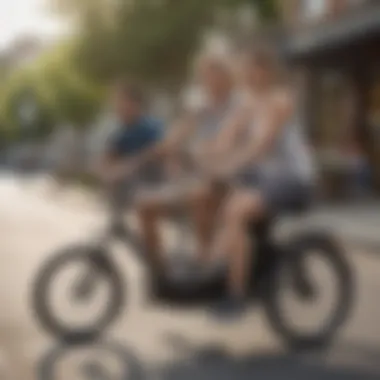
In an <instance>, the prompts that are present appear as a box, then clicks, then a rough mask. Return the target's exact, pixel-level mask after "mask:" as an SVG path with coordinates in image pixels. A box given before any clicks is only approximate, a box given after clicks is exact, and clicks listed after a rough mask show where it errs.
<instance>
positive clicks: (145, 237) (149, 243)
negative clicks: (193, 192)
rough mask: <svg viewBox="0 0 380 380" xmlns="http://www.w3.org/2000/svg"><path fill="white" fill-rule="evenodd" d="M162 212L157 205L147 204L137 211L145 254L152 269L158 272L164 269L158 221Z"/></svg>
mask: <svg viewBox="0 0 380 380" xmlns="http://www.w3.org/2000/svg"><path fill="white" fill-rule="evenodd" d="M163 211H164V210H162V209H160V208H159V207H158V206H157V205H148V204H147V205H144V206H141V207H140V208H139V211H138V217H139V221H140V226H141V234H142V241H143V242H144V244H145V252H146V253H147V254H148V255H149V259H150V260H151V263H152V265H153V266H154V269H156V270H159V271H161V270H163V267H164V259H163V257H162V244H161V243H162V242H161V234H160V219H161V217H162V212H163Z"/></svg>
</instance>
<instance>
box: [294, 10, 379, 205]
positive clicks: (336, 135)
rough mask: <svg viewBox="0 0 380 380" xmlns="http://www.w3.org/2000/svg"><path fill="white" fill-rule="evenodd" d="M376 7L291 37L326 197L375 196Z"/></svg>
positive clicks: (376, 153) (377, 85)
mask: <svg viewBox="0 0 380 380" xmlns="http://www.w3.org/2000/svg"><path fill="white" fill-rule="evenodd" d="M379 47H380V4H379V3H377V5H374V3H372V5H371V7H365V8H363V9H361V11H360V12H355V14H350V15H348V16H346V17H344V18H343V19H338V20H336V21H334V22H331V23H328V24H324V25H321V26H318V27H314V28H311V29H310V30H306V31H303V32H302V33H300V32H299V33H297V35H294V36H292V37H290V39H289V43H288V46H287V53H288V57H289V58H290V60H291V62H292V63H293V64H294V66H295V67H296V68H298V69H299V70H302V72H303V75H304V81H303V83H304V87H305V88H304V94H305V97H306V99H305V112H304V119H305V120H304V121H305V125H306V128H307V131H308V133H309V135H310V137H311V141H312V144H313V146H314V147H315V151H316V155H317V157H318V162H319V164H320V168H321V171H322V173H323V179H324V180H323V181H322V184H323V185H324V186H323V187H324V189H325V191H326V192H327V193H328V194H329V195H335V196H337V197H340V198H341V197H342V195H353V194H357V193H360V194H364V193H371V192H372V193H373V192H375V193H377V194H379V193H380V49H379Z"/></svg>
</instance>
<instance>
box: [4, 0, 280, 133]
mask: <svg viewBox="0 0 380 380" xmlns="http://www.w3.org/2000/svg"><path fill="white" fill-rule="evenodd" d="M46 1H47V3H48V5H50V6H51V8H52V9H53V10H54V11H55V12H58V13H59V14H61V15H62V16H63V17H69V18H70V19H71V21H72V22H73V25H74V26H76V27H77V30H78V34H77V36H76V37H75V39H74V40H73V41H71V42H70V43H65V44H62V45H60V46H58V47H57V48H55V49H54V50H52V51H50V52H48V53H47V54H46V55H44V56H43V57H41V59H39V60H38V61H37V62H36V63H35V65H33V67H31V68H29V69H27V70H25V69H24V70H19V71H16V72H15V73H13V74H12V75H11V76H9V77H8V79H6V80H3V83H1V89H0V91H1V92H0V129H1V131H2V132H3V134H4V133H5V134H7V135H8V136H18V135H20V133H21V131H22V125H21V123H20V118H19V106H20V99H22V98H23V97H24V96H25V94H28V96H32V97H33V99H34V100H35V102H36V104H37V107H38V115H37V118H36V121H35V126H34V128H33V129H32V130H33V133H34V134H35V135H41V134H46V133H47V132H48V131H49V130H50V129H51V128H52V127H53V126H56V125H59V124H60V123H70V124H72V125H74V126H77V127H81V128H83V127H85V126H86V125H88V124H89V123H91V121H92V120H93V119H94V118H95V117H96V116H97V115H98V113H99V111H101V104H102V102H103V100H104V93H105V91H104V86H105V85H107V84H108V83H109V82H110V80H112V79H113V78H114V77H115V76H120V75H123V76H130V77H133V78H138V79H140V80H141V81H143V82H145V83H146V84H147V85H150V86H152V87H162V86H164V87H167V88H174V89H176V88H177V87H178V85H179V84H181V83H182V82H183V79H184V78H185V76H186V74H187V72H188V68H189V67H188V65H189V64H190V63H191V57H192V55H193V53H194V52H195V51H196V49H197V48H198V46H199V43H200V41H201V39H202V37H203V32H204V31H205V30H206V29H207V28H210V27H213V26H216V25H218V17H217V16H218V15H219V14H220V13H221V12H222V13H223V12H224V14H225V15H227V16H228V17H233V15H234V11H235V10H236V9H238V7H240V6H241V5H243V4H245V5H251V6H252V7H256V9H257V10H258V12H259V14H260V15H261V17H262V19H263V20H264V21H265V22H266V21H268V20H273V19H275V18H276V16H277V14H276V3H277V1H276V0H46ZM0 70H1V67H0ZM0 74H1V73H0ZM0 80H1V76H0Z"/></svg>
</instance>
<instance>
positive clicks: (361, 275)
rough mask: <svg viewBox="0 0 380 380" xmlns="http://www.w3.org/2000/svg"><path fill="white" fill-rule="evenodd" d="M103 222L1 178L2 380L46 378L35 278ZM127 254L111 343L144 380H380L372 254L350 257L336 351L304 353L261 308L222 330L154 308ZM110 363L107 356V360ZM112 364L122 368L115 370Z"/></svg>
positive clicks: (379, 285) (377, 283) (377, 264)
mask: <svg viewBox="0 0 380 380" xmlns="http://www.w3.org/2000/svg"><path fill="white" fill-rule="evenodd" d="M101 220H102V218H101V215H99V212H96V211H94V210H91V209H85V208H82V209H75V208H74V207H73V206H72V204H70V205H69V204H67V203H65V202H63V201H62V199H61V198H60V196H59V195H58V196H56V198H54V197H52V196H49V197H47V196H46V194H45V195H43V193H41V194H40V195H38V193H36V192H35V191H33V192H32V191H30V189H28V186H27V184H23V183H22V182H20V181H19V180H18V179H15V178H11V177H4V178H3V179H2V180H1V181H0V241H1V243H2V251H1V256H0V257H1V258H0V260H1V261H0V263H1V265H0V271H1V275H0V305H1V309H0V379H1V380H8V378H9V379H11V380H32V379H36V380H37V379H39V378H40V377H38V376H37V375H36V366H37V364H38V363H39V362H40V361H41V359H42V358H43V357H45V356H46V355H47V354H48V353H49V352H50V353H52V351H51V350H52V349H53V348H54V347H55V343H54V342H53V341H51V340H50V338H49V337H47V336H46V334H44V332H43V331H41V330H40V329H39V327H38V325H37V324H36V323H35V321H34V319H33V316H32V311H31V309H30V307H29V303H28V299H29V291H30V289H31V283H32V281H33V276H34V274H35V272H36V270H37V269H38V267H39V266H40V265H41V263H43V261H44V260H45V259H46V258H47V257H48V256H49V255H50V254H51V252H52V250H53V249H54V248H56V247H57V246H61V245H62V244H65V243H68V242H71V241H75V240H80V239H85V237H86V236H87V234H88V232H89V231H91V229H92V228H95V227H96V226H97V224H98V222H99V221H101ZM122 250H123V248H122V247H115V259H116V260H118V263H119V264H120V268H121V269H122V270H123V272H124V273H125V274H126V275H127V274H128V276H127V277H128V278H129V281H128V286H129V290H130V291H129V294H130V302H129V307H128V308H126V310H125V312H124V313H123V315H122V316H121V318H120V319H119V320H118V321H117V323H116V324H115V326H114V327H113V329H112V331H110V333H109V337H108V338H107V339H109V340H110V341H111V342H116V343H119V344H121V346H122V348H123V350H124V351H125V352H124V354H125V355H127V354H128V352H132V353H133V355H134V356H135V357H136V358H137V359H136V360H137V361H138V363H140V365H141V369H142V368H143V369H144V376H145V377H146V378H148V379H150V378H152V379H153V378H158V379H163V380H171V379H173V380H174V379H178V380H185V379H194V378H200V379H213V378H219V379H237V380H239V379H242V380H245V379H252V378H255V379H268V380H272V379H273V380H275V379H284V378H289V379H292V380H298V379H305V378H308V379H318V380H319V379H322V378H323V379H325V378H326V379H331V380H335V379H338V380H340V379H342V380H346V379H358V380H365V379H380V325H379V320H380V302H379V301H378V300H379V294H380V261H377V260H376V255H367V254H366V253H365V252H364V253H363V252H358V251H354V252H350V259H351V261H352V263H353V265H354V267H355V270H356V277H357V280H358V291H357V303H356V308H355V312H354V315H353V317H352V319H351V321H350V323H349V324H348V325H347V327H346V329H345V331H344V332H343V333H342V336H341V338H340V340H339V341H338V342H337V344H336V346H335V347H333V348H332V349H331V351H329V352H328V353H326V354H325V355H318V356H317V355H313V356H308V357H306V356H302V357H301V356H290V355H287V354H286V353H285V352H284V351H283V350H282V349H281V346H280V344H279V342H278V341H277V340H276V337H275V336H273V334H272V333H271V332H270V331H269V329H268V328H267V326H266V324H265V320H264V318H263V316H262V314H261V312H260V310H257V311H256V312H255V313H250V314H249V315H247V317H246V318H244V320H242V321H241V322H240V323H237V324H235V325H231V326H221V325H219V324H216V323H215V322H214V321H212V320H211V319H210V318H209V317H208V316H207V313H206V311H205V310H194V311H187V312H179V311H172V310H168V309H164V308H158V307H154V308H153V307H149V305H147V304H146V303H145V302H144V295H143V292H142V288H143V281H141V279H142V278H143V276H144V273H143V271H142V269H141V268H139V266H138V265H137V263H135V262H133V260H132V259H131V258H128V256H125V255H123V252H122ZM301 319H302V318H301V317H300V321H301ZM103 350H105V348H103ZM79 351H86V350H84V349H83V350H79V349H78V351H76V352H75V354H77V359H75V357H71V358H70V360H71V361H72V363H73V362H74V361H75V360H79V362H80V363H82V366H83V360H82V359H78V358H83V355H89V353H88V352H87V351H88V350H87V351H86V352H79ZM81 355H82V356H81ZM91 355H95V354H94V352H92V353H91ZM96 355H97V356H96V358H98V360H100V361H101V362H105V361H106V356H107V355H111V354H110V351H109V350H106V352H105V351H102V349H101V348H99V349H98V350H97V351H96ZM71 356H75V355H74V352H71ZM96 358H95V359H96ZM99 358H100V359H99ZM95 359H94V360H95ZM111 361H112V358H108V359H107V363H108V362H111ZM70 363H71V362H70ZM71 367H73V365H72V364H67V363H66V364H62V365H61V367H60V368H61V370H62V373H63V376H62V377H56V378H57V379H58V378H59V379H68V380H76V379H78V380H79V379H82V378H85V377H75V376H79V375H72V374H71V375H69V369H71ZM111 367H112V368H114V367H115V368H116V364H115V363H114V364H112V366H111ZM111 367H110V368H111ZM86 368H87V367H86ZM137 368H140V367H139V366H138V367H137ZM91 370H94V368H91V367H89V368H87V372H90V373H89V377H87V378H89V379H95V375H94V374H92V375H91ZM1 371H3V373H2V372H1ZM7 376H8V377H7ZM134 378H138V377H137V375H136V376H135V377H134ZM143 378H144V377H143ZM99 379H101V377H99ZM115 379H116V378H115Z"/></svg>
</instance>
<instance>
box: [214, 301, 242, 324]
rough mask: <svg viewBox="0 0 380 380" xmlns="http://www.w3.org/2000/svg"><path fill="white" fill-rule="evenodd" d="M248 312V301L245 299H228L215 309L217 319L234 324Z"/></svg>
mask: <svg viewBox="0 0 380 380" xmlns="http://www.w3.org/2000/svg"><path fill="white" fill-rule="evenodd" d="M246 310H247V304H246V300H245V299H244V298H243V297H232V296H230V297H228V298H226V299H224V300H223V301H221V302H220V303H218V304H217V305H216V306H215V308H214V309H213V314H214V315H215V317H216V318H218V319H220V320H223V321H226V322H233V321H235V320H237V319H239V318H241V317H242V316H243V315H244V313H245V311H246Z"/></svg>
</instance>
